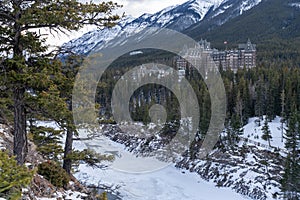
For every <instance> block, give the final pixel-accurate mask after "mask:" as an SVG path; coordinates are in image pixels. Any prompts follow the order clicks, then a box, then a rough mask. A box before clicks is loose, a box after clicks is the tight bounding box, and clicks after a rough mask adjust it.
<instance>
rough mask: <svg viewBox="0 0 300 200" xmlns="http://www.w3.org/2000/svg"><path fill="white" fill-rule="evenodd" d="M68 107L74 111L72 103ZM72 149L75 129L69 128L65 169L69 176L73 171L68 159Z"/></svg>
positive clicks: (65, 152)
mask: <svg viewBox="0 0 300 200" xmlns="http://www.w3.org/2000/svg"><path fill="white" fill-rule="evenodd" d="M68 107H69V110H70V111H72V102H69V103H68ZM72 149H73V129H72V128H70V127H67V136H66V143H65V151H64V163H63V168H64V170H65V171H66V172H67V173H68V174H71V169H72V160H71V159H70V158H68V155H70V153H71V152H72Z"/></svg>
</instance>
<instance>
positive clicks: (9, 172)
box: [0, 150, 35, 200]
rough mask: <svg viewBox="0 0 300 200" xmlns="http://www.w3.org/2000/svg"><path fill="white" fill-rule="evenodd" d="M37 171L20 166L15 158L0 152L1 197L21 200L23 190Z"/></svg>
mask: <svg viewBox="0 0 300 200" xmlns="http://www.w3.org/2000/svg"><path fill="white" fill-rule="evenodd" d="M34 173H35V171H34V170H29V169H28V168H27V167H26V166H24V165H22V166H20V165H18V164H17V161H16V160H15V159H14V157H10V156H9V155H8V154H7V153H6V152H3V151H1V150H0V197H5V198H7V199H12V200H13V199H20V198H21V189H22V187H26V186H27V185H28V184H29V183H30V182H31V180H32V178H33V175H34Z"/></svg>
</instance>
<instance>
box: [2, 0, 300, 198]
mask: <svg viewBox="0 0 300 200" xmlns="http://www.w3.org/2000/svg"><path fill="white" fill-rule="evenodd" d="M30 2H31V1H30ZM31 3H32V4H30V6H29V4H28V2H27V1H19V0H15V1H10V0H4V1H1V2H0V24H1V28H0V52H1V54H0V66H1V72H0V120H1V124H5V125H7V126H8V127H10V128H11V131H12V132H13V137H14V138H13V139H14V145H13V147H12V149H7V150H6V151H3V152H2V150H1V151H0V168H1V174H0V197H5V198H9V199H18V198H20V195H21V189H22V187H24V186H26V185H28V184H30V182H31V180H32V179H33V178H34V174H35V173H36V172H37V173H38V174H40V175H43V176H44V177H46V178H47V179H48V180H49V181H50V182H51V183H52V184H53V185H55V186H57V187H67V185H68V183H69V180H70V174H71V173H72V170H73V169H74V168H73V167H74V166H76V165H78V163H79V162H86V163H88V164H89V165H92V166H98V165H99V163H100V162H101V161H103V160H111V159H113V158H112V157H109V156H103V155H99V154H96V153H95V152H93V151H91V150H87V149H86V150H83V151H75V150H73V148H72V142H73V136H74V135H76V134H77V131H76V127H75V125H74V123H73V119H72V109H73V108H72V89H73V84H74V79H75V76H76V73H77V71H78V68H79V67H80V65H81V63H82V62H83V60H84V57H80V55H72V56H70V57H68V58H65V59H64V60H63V62H62V60H60V59H59V58H60V57H59V56H57V52H51V53H48V52H47V47H46V46H44V45H43V40H42V39H41V35H40V34H38V33H36V32H33V31H31V29H33V28H45V27H46V28H51V29H52V30H54V31H58V32H60V31H63V30H64V29H66V30H78V29H79V28H81V27H82V26H84V25H85V24H95V25H98V26H101V27H103V26H112V25H113V24H114V23H115V22H116V20H118V19H119V17H118V16H115V15H113V14H112V10H114V9H116V8H117V7H118V5H116V4H113V3H111V2H110V3H103V4H100V5H96V4H79V3H77V2H76V1H49V2H48V1H47V3H41V2H40V1H32V2H31ZM11 8H13V9H11ZM50 8H51V9H50ZM66 10H69V12H66ZM71 11H72V12H71ZM97 13H103V14H105V15H107V16H106V17H104V18H102V17H103V16H102V15H101V16H98V14H97ZM78 16H79V17H78ZM65 19H68V20H65ZM272 41H275V42H277V43H279V44H280V41H276V38H274V39H273V40H272ZM279 46H281V47H283V48H284V49H280V51H279V50H278V49H273V48H272V47H271V46H269V48H268V49H267V48H265V49H264V48H262V50H261V51H260V52H259V58H258V61H259V62H258V64H257V67H255V68H252V69H239V70H238V71H237V72H236V73H234V72H233V71H230V70H226V71H225V70H223V69H222V67H220V73H221V75H222V79H223V82H224V86H225V90H226V96H227V113H226V124H225V127H226V131H227V132H228V134H227V137H226V138H220V140H223V141H222V142H224V141H225V142H226V143H227V144H229V146H230V147H233V148H234V146H235V145H236V143H237V142H238V141H239V134H240V132H241V129H242V127H243V125H245V124H246V123H247V120H248V119H249V118H250V117H253V116H257V117H260V118H261V119H262V118H263V116H266V117H267V119H268V120H272V119H274V117H275V116H281V117H282V123H284V122H285V123H286V124H287V125H288V128H287V131H286V134H285V135H283V137H285V138H286V144H285V146H286V149H288V150H289V154H288V155H287V158H286V162H285V172H284V176H283V179H282V191H283V192H284V193H285V195H286V197H287V198H288V199H296V198H297V192H300V177H299V176H300V157H299V155H300V112H299V111H300V69H299V66H298V65H297V63H298V64H299V60H298V59H299V56H298V50H295V49H293V48H294V46H293V47H292V49H290V48H289V45H286V46H282V45H279ZM276 47H278V45H277V46H276ZM266 49H267V50H266ZM284 52H287V54H286V53H284ZM152 53H153V52H150V53H149V54H148V55H147V56H146V57H144V58H140V59H139V61H140V62H146V61H147V62H149V61H151V60H152V61H155V62H158V63H163V64H167V65H169V66H172V67H174V68H176V67H175V64H174V63H175V62H174V59H175V58H174V55H171V56H170V55H169V54H166V55H165V54H161V53H157V54H155V56H154V55H153V54H152ZM70 55H71V54H70ZM120 63H121V64H120ZM139 64H141V63H135V62H133V61H131V60H127V59H126V58H123V60H122V59H121V60H120V61H117V62H115V63H114V64H113V65H114V66H111V67H110V68H109V69H108V70H107V71H106V72H105V74H104V75H103V77H102V79H101V80H100V81H99V86H98V90H97V94H96V102H97V103H98V105H100V106H99V109H98V111H99V112H98V115H99V118H100V119H101V120H99V123H114V119H113V116H112V114H111V104H110V102H111V99H110V98H111V94H112V91H113V89H114V86H115V84H116V83H117V81H118V80H119V79H120V78H121V77H122V74H124V73H125V72H127V71H128V70H129V69H130V68H132V67H133V66H137V65H139ZM208 73H214V72H208ZM186 79H187V80H188V81H189V83H190V84H191V86H192V87H193V89H194V91H195V93H196V95H197V98H198V103H199V108H200V114H199V115H200V123H199V124H200V125H199V129H198V133H197V134H198V135H197V137H196V138H195V141H194V142H193V143H192V144H193V145H196V144H197V143H198V142H201V139H202V138H203V137H204V136H205V134H206V131H207V129H208V125H209V121H210V115H211V113H210V112H211V108H210V107H211V102H210V96H209V93H208V89H207V86H206V84H205V82H204V80H203V77H201V75H200V74H199V73H197V72H196V70H194V69H193V68H192V67H191V68H188V69H187V70H186ZM156 103H158V104H162V105H163V106H165V107H166V110H167V121H168V122H172V126H170V127H167V128H165V129H163V131H164V134H165V135H167V134H170V133H172V132H174V130H173V129H176V125H177V126H178V123H179V121H178V120H179V119H180V113H179V110H180V108H179V103H178V101H177V99H176V97H175V95H174V94H173V93H172V92H171V91H169V90H168V89H167V88H165V87H163V86H161V85H157V84H149V85H145V86H143V87H141V88H139V89H138V90H137V91H136V92H135V93H134V94H133V95H132V98H131V101H130V104H129V107H130V111H131V116H132V118H133V119H134V120H136V121H139V122H144V123H149V122H150V118H149V113H148V112H149V108H150V107H151V105H153V104H156ZM39 121H55V122H56V123H57V124H58V125H59V128H60V130H56V129H53V128H48V127H41V126H37V123H38V122H39ZM174 124H175V126H173V125H174ZM168 125H169V124H168V123H167V124H166V126H168ZM63 136H65V138H66V140H65V141H64V145H62V138H63ZM270 138H271V135H270V133H269V131H268V127H267V125H266V126H265V128H264V139H265V140H269V139H270ZM29 142H33V143H34V144H35V145H36V147H37V150H38V151H39V152H40V154H41V155H42V156H43V158H44V159H45V160H47V161H46V162H43V163H38V164H37V166H34V167H33V169H28V168H27V167H26V166H25V165H24V164H25V163H26V161H27V160H26V159H27V154H28V143H29ZM218 148H227V147H224V146H223V147H222V146H221V145H220V144H219V145H218ZM192 149H194V148H193V147H192V146H191V150H192ZM191 154H193V152H191ZM103 198H104V197H103ZM104 199H105V198H104Z"/></svg>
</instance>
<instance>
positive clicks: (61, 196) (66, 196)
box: [0, 190, 87, 200]
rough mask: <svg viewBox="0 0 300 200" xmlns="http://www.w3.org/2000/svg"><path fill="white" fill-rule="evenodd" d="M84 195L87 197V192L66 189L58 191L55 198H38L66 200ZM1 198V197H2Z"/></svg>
mask: <svg viewBox="0 0 300 200" xmlns="http://www.w3.org/2000/svg"><path fill="white" fill-rule="evenodd" d="M84 197H87V194H84V193H80V192H74V191H71V190H68V191H66V192H65V193H62V192H57V193H56V194H55V197H53V198H45V197H42V198H37V200H57V199H65V200H80V199H82V198H84ZM0 200H1V199H0Z"/></svg>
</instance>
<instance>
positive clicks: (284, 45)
mask: <svg viewBox="0 0 300 200" xmlns="http://www.w3.org/2000/svg"><path fill="white" fill-rule="evenodd" d="M298 5H299V1H295V0H288V1H287V0H263V1H262V2H261V3H260V4H258V5H257V6H255V7H253V8H252V9H250V10H248V11H246V12H244V13H243V14H242V15H240V16H237V17H236V18H233V19H232V20H230V21H227V22H226V23H224V24H222V25H221V26H217V27H213V28H210V26H211V24H210V22H209V21H207V22H200V23H197V24H195V25H193V26H192V27H190V28H188V29H187V30H185V31H184V33H186V34H188V35H190V36H191V37H193V38H194V39H196V40H199V39H201V38H206V39H207V40H208V41H211V42H212V45H213V46H214V47H216V48H221V49H224V48H225V46H224V44H223V42H224V41H227V45H228V47H234V46H236V45H237V44H238V43H242V42H244V41H246V40H247V39H248V38H250V39H251V41H252V42H254V43H256V44H257V51H258V57H259V60H261V61H265V60H266V59H268V60H269V61H270V60H271V61H272V59H273V58H274V59H277V61H278V60H279V59H283V60H286V59H289V60H293V62H294V63H295V64H298V65H299V64H300V62H299V59H298V57H299V52H300V49H299V46H300V7H299V6H298ZM270 49H271V50H272V52H271V53H272V55H270V53H268V51H269V50H270Z"/></svg>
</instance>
